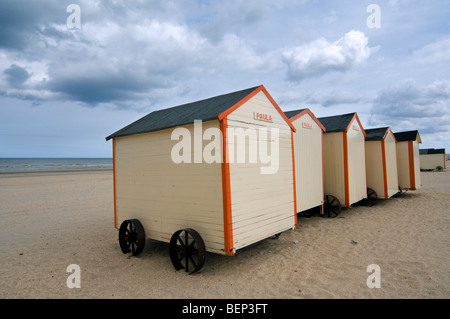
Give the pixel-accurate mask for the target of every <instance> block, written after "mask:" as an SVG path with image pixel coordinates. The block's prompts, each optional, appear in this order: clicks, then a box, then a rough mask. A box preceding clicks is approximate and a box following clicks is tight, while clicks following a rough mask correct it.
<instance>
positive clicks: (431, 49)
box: [412, 37, 450, 64]
mask: <svg viewBox="0 0 450 319" xmlns="http://www.w3.org/2000/svg"><path fill="white" fill-rule="evenodd" d="M412 58H413V59H414V61H415V62H416V63H422V64H434V63H440V62H450V37H448V38H444V39H441V40H438V41H435V42H432V43H429V44H427V45H425V46H423V47H422V48H420V49H419V50H416V51H414V53H413V55H412Z"/></svg>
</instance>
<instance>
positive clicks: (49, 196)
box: [0, 170, 450, 299]
mask: <svg viewBox="0 0 450 319" xmlns="http://www.w3.org/2000/svg"><path fill="white" fill-rule="evenodd" d="M112 183H113V181H112V172H111V171H81V172H67V171H66V172H61V173H51V172H42V173H21V174H0V220H1V221H0V247H1V249H0V297H1V298H64V299H65V298H183V299H185V298H186V299H190V298H263V299H264V298H276V299H278V298H281V299H291V298H425V299H428V298H449V297H450V274H449V273H450V171H449V170H446V171H444V172H422V188H421V189H420V190H417V191H408V192H406V193H403V194H401V195H400V196H398V197H396V198H391V199H389V200H380V201H379V203H378V204H377V205H376V206H373V207H364V206H358V207H353V208H350V209H345V210H343V211H342V212H341V214H340V215H339V216H338V218H334V219H326V218H321V217H311V218H299V223H300V228H299V229H295V230H290V231H287V232H284V233H282V234H281V236H280V237H278V238H277V239H266V240H264V241H261V242H259V243H257V244H254V245H251V246H249V247H247V248H244V249H242V250H239V251H237V254H236V255H235V256H233V257H226V256H220V255H216V254H211V253H208V254H207V259H206V263H205V265H204V267H203V268H202V270H201V271H200V272H199V273H197V274H194V275H187V274H186V273H185V272H182V271H180V272H177V271H175V269H174V268H173V266H172V264H171V262H170V258H169V254H168V244H166V243H161V242H156V241H153V240H147V243H146V247H145V249H144V251H143V252H142V253H141V254H140V255H139V256H137V257H129V256H127V255H124V254H122V252H121V251H120V248H119V243H118V240H117V236H118V232H117V230H116V229H115V228H114V225H113V193H112ZM297 241H298V243H297ZM352 241H353V242H352ZM70 264H77V265H79V266H80V269H81V288H79V289H78V288H73V289H69V288H68V287H67V284H66V280H67V278H68V277H69V275H70V273H68V272H67V267H68V266H69V265H70ZM371 264H377V265H378V266H379V267H380V269H381V277H380V278H381V288H372V289H370V288H368V286H367V284H366V281H367V278H368V276H369V275H370V274H371V273H369V272H367V267H368V266H369V265H371Z"/></svg>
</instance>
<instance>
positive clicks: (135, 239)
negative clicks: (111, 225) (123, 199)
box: [119, 219, 145, 256]
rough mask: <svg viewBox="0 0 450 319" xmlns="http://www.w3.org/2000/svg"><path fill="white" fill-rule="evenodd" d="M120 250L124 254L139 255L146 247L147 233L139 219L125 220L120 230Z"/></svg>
mask: <svg viewBox="0 0 450 319" xmlns="http://www.w3.org/2000/svg"><path fill="white" fill-rule="evenodd" d="M119 244H120V249H121V250H122V252H123V253H124V254H127V253H129V252H131V254H132V255H133V256H136V255H139V254H140V253H141V252H142V250H143V249H144V246H145V231H144V227H143V226H142V224H141V222H140V221H139V220H137V219H128V220H124V221H123V222H122V224H121V225H120V229H119Z"/></svg>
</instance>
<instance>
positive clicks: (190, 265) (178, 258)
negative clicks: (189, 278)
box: [169, 228, 206, 274]
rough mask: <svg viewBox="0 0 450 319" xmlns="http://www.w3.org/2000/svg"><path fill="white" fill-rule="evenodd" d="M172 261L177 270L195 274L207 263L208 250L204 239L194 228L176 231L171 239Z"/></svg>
mask: <svg viewBox="0 0 450 319" xmlns="http://www.w3.org/2000/svg"><path fill="white" fill-rule="evenodd" d="M169 250H170V259H171V260H172V264H173V266H174V267H175V269H176V270H180V269H183V268H184V269H185V270H186V272H189V274H193V273H195V272H197V271H199V270H200V268H202V266H203V264H204V263H205V258H206V249H205V243H204V242H203V239H202V237H201V236H200V234H199V233H197V232H196V231H195V230H193V229H192V228H186V229H181V230H178V231H176V232H175V233H174V234H173V235H172V238H171V239H170V245H169Z"/></svg>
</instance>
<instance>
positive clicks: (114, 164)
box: [112, 138, 117, 229]
mask: <svg viewBox="0 0 450 319" xmlns="http://www.w3.org/2000/svg"><path fill="white" fill-rule="evenodd" d="M112 157H113V158H112V162H113V196H114V228H116V229H117V204H116V139H115V138H113V139H112Z"/></svg>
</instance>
